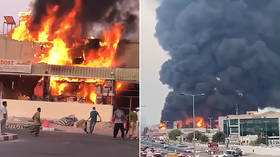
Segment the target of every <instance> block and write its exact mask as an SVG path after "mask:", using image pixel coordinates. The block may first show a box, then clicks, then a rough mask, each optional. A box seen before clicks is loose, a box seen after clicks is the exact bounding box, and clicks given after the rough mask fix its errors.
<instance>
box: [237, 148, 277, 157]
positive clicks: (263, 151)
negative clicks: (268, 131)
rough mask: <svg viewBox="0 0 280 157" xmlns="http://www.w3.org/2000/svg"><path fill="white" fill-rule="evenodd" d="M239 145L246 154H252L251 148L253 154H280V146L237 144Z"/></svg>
mask: <svg viewBox="0 0 280 157" xmlns="http://www.w3.org/2000/svg"><path fill="white" fill-rule="evenodd" d="M239 147H240V148H241V149H242V151H244V152H245V153H246V154H252V153H253V150H254V153H255V154H261V155H271V156H279V154H280V148H265V147H254V146H239Z"/></svg>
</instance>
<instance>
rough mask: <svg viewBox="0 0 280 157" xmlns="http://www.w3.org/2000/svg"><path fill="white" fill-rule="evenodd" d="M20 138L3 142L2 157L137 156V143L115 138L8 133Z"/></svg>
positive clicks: (42, 133) (0, 147) (47, 133)
mask: <svg viewBox="0 0 280 157" xmlns="http://www.w3.org/2000/svg"><path fill="white" fill-rule="evenodd" d="M9 132H11V133H17V134H18V137H19V139H18V140H15V141H8V142H0V157H92V156H94V157H138V152H139V148H138V141H136V140H135V141H130V140H128V139H126V140H122V139H120V138H118V139H112V137H111V136H104V135H89V134H81V133H66V132H41V134H40V135H39V137H34V136H31V135H29V133H28V131H27V130H20V131H18V130H9Z"/></svg>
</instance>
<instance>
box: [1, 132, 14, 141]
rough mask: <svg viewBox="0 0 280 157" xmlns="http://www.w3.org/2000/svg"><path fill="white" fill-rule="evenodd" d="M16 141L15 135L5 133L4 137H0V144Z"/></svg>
mask: <svg viewBox="0 0 280 157" xmlns="http://www.w3.org/2000/svg"><path fill="white" fill-rule="evenodd" d="M16 139H18V135H17V134H11V133H5V135H0V142H2V141H11V140H16Z"/></svg>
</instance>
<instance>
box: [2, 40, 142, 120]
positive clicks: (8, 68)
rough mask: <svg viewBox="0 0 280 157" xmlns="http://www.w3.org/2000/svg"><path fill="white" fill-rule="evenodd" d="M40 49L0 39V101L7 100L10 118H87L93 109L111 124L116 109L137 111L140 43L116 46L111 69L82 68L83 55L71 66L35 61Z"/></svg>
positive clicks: (94, 43) (90, 44)
mask: <svg viewBox="0 0 280 157" xmlns="http://www.w3.org/2000/svg"><path fill="white" fill-rule="evenodd" d="M88 41H89V42H88V43H87V45H86V46H87V48H88V47H90V48H91V49H96V48H97V47H99V44H100V40H98V39H88ZM42 49H44V45H43V44H41V43H35V42H27V41H17V40H12V39H10V38H8V37H7V36H5V35H0V97H1V98H2V100H6V101H8V110H9V116H16V117H31V116H32V114H33V113H34V112H35V111H36V108H37V107H41V108H42V114H41V115H42V117H43V118H49V119H59V118H61V117H64V116H68V115H70V114H74V115H75V116H76V117H77V118H78V119H82V118H84V119H85V118H88V114H89V111H90V110H91V108H92V106H93V105H94V106H96V108H97V110H98V111H99V113H100V114H101V116H102V120H103V121H110V120H111V117H112V113H113V110H114V106H116V105H118V106H121V108H122V109H123V110H125V111H126V112H128V111H129V110H131V109H133V108H136V107H139V43H138V42H132V41H127V40H122V41H120V42H119V44H118V49H117V52H116V56H115V58H114V63H115V66H111V67H88V66H80V65H79V64H80V63H81V62H82V61H83V60H82V58H81V56H77V57H73V58H72V59H73V64H72V65H55V64H45V63H39V62H36V61H34V58H35V56H36V55H37V54H38V51H41V50H42ZM73 51H78V50H73ZM53 83H55V84H53Z"/></svg>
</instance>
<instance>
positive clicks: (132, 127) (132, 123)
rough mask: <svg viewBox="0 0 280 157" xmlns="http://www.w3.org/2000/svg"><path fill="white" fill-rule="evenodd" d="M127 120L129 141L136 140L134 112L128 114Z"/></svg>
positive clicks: (135, 117)
mask: <svg viewBox="0 0 280 157" xmlns="http://www.w3.org/2000/svg"><path fill="white" fill-rule="evenodd" d="M129 120H130V131H129V137H130V139H134V138H136V136H135V131H136V122H137V120H138V118H137V113H136V111H135V110H134V111H132V112H130V114H129Z"/></svg>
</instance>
